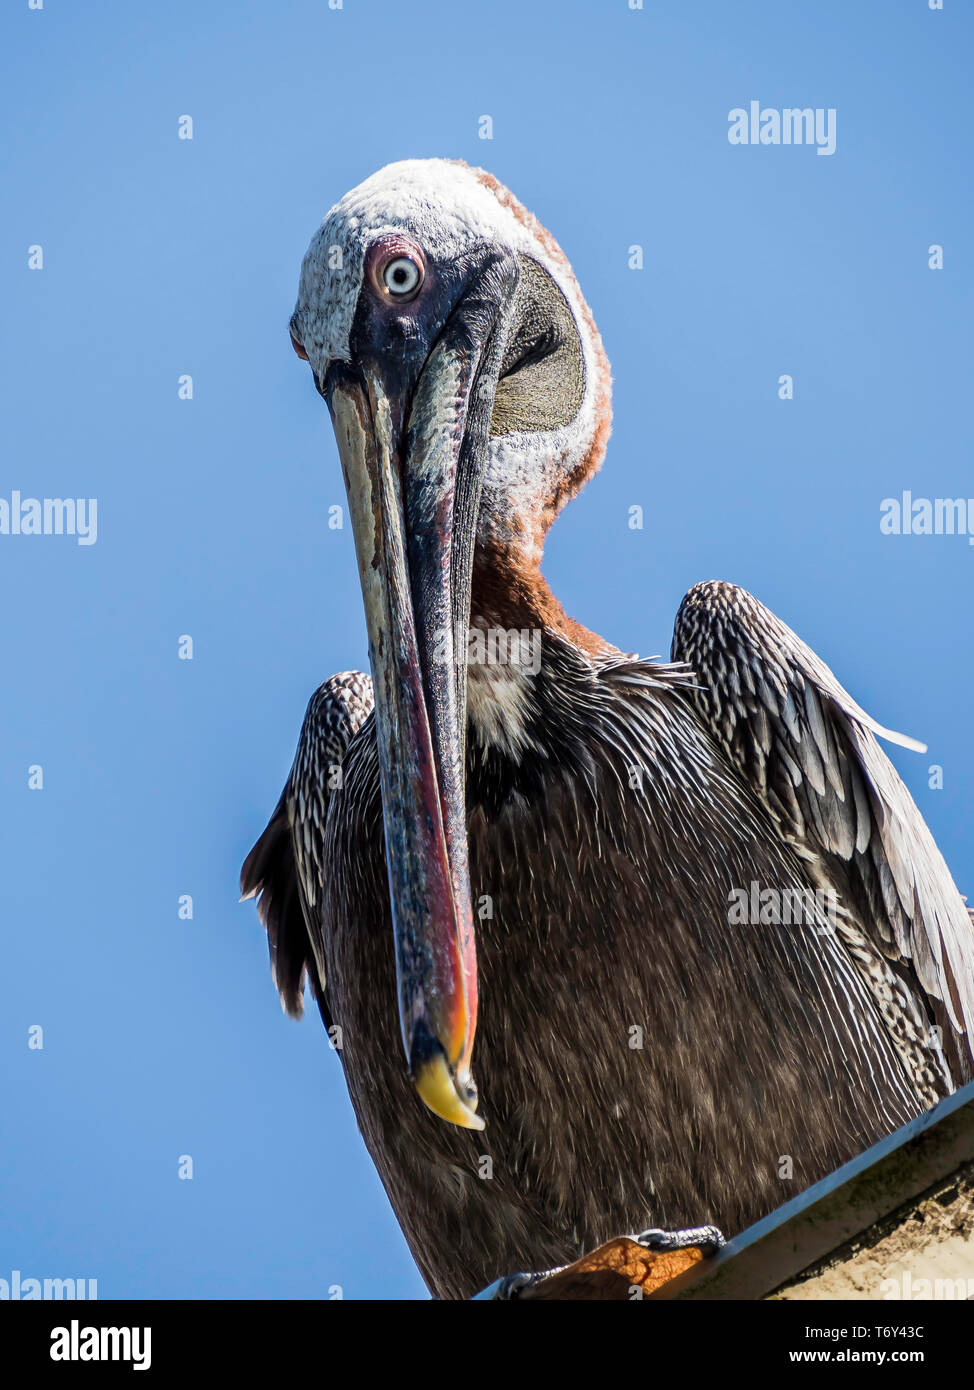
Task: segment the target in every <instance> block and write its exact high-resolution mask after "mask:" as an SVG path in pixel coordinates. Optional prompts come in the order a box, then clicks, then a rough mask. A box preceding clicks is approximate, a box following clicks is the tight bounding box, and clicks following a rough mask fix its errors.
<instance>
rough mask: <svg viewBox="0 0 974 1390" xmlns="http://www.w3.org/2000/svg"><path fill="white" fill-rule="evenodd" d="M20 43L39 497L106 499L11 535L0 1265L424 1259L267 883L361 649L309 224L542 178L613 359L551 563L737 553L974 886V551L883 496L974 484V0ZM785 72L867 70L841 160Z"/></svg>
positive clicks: (653, 590)
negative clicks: (181, 642)
mask: <svg viewBox="0 0 974 1390" xmlns="http://www.w3.org/2000/svg"><path fill="white" fill-rule="evenodd" d="M0 48H2V51H3V54H4V57H3V67H4V69H5V71H4V74H3V81H2V84H0V103H2V118H3V124H2V128H3V131H4V138H3V146H4V175H3V179H4V182H3V201H4V210H3V217H2V220H0V277H2V298H0V303H2V306H3V309H2V314H0V319H2V333H3V346H2V363H0V373H2V382H3V392H4V397H5V400H4V405H3V409H2V413H0V432H2V434H0V438H2V469H0V497H6V498H7V499H8V500H9V498H10V495H11V492H12V491H13V490H14V489H17V490H19V491H20V492H21V493H22V494H23V495H24V496H37V497H63V496H80V497H96V498H97V499H98V539H97V543H96V544H94V545H91V546H79V545H77V544H76V543H75V540H74V539H71V538H69V537H57V536H31V537H27V536H3V535H0V585H2V594H3V609H2V628H3V648H2V650H3V654H4V679H3V681H2V682H0V727H2V730H3V737H2V753H0V854H2V859H3V889H4V892H3V914H2V916H3V923H2V931H3V938H4V940H3V969H2V979H0V1113H2V1116H3V1120H2V1126H3V1134H4V1138H3V1163H2V1166H0V1168H2V1171H0V1277H8V1276H9V1271H11V1270H12V1269H15V1268H17V1269H20V1270H22V1271H23V1272H24V1274H25V1275H27V1274H33V1275H35V1276H39V1277H43V1276H49V1277H53V1276H61V1275H75V1276H79V1277H80V1276H87V1277H95V1278H97V1279H98V1281H99V1291H100V1293H101V1295H102V1296H103V1297H108V1296H112V1295H115V1296H137V1297H190V1298H197V1297H216V1296H228V1297H268V1296H269V1297H327V1296H328V1290H329V1289H330V1288H331V1287H332V1286H335V1285H340V1286H341V1288H342V1289H343V1291H344V1295H345V1297H347V1298H360V1297H376V1296H390V1297H412V1296H422V1295H423V1293H424V1287H423V1285H422V1283H421V1280H420V1278H419V1276H418V1274H417V1273H416V1271H415V1269H414V1268H413V1265H412V1262H411V1260H410V1257H409V1254H408V1251H407V1249H406V1247H405V1244H404V1242H403V1240H402V1238H401V1236H400V1234H399V1232H398V1227H397V1226H396V1223H395V1220H394V1218H393V1216H392V1214H391V1211H390V1209H389V1207H388V1204H387V1202H386V1200H385V1197H384V1194H383V1192H382V1190H381V1187H380V1185H379V1182H378V1180H377V1178H376V1176H375V1174H374V1172H373V1170H372V1167H371V1163H370V1161H369V1159H368V1156H367V1154H366V1152H365V1149H364V1147H363V1146H362V1144H361V1141H360V1140H359V1137H358V1134H357V1131H356V1128H355V1123H354V1119H353V1116H352V1113H351V1110H350V1107H349V1104H348V1101H347V1099H346V1096H345V1090H344V1085H343V1082H342V1078H341V1073H340V1068H339V1065H338V1062H337V1059H336V1057H335V1056H334V1054H332V1053H330V1052H329V1050H328V1048H327V1046H326V1040H325V1036H324V1033H323V1031H322V1029H321V1027H320V1025H319V1023H318V1021H317V1018H316V1016H314V1015H313V1014H311V1013H309V1016H308V1018H307V1019H306V1021H305V1023H304V1024H302V1025H297V1024H295V1023H293V1022H291V1021H289V1020H287V1019H286V1018H285V1017H284V1016H283V1014H282V1013H281V1010H280V1007H279V1005H278V1002H277V997H276V994H275V993H274V991H273V988H272V985H271V982H270V977H269V971H268V964H267V951H266V943H265V939H264V934H263V932H262V931H261V930H260V929H259V927H258V925H257V921H256V915H255V913H254V909H253V906H252V905H250V904H248V905H244V906H238V905H237V902H236V898H237V891H236V885H237V874H238V870H239V865H240V862H241V860H242V858H243V856H244V854H245V853H246V851H247V850H248V849H249V847H250V845H251V843H252V841H253V839H254V838H255V836H256V835H257V834H258V832H259V831H260V830H261V829H262V827H263V825H264V823H265V820H266V818H267V816H268V814H269V812H270V811H271V809H272V808H273V806H274V803H275V800H276V798H277V796H278V793H279V791H280V788H281V786H282V784H283V780H284V777H285V775H286V773H287V769H288V766H289V764H290V759H291V756H292V752H293V746H294V742H295V739H296V736H297V732H298V728H299V725H300V721H301V717H302V714H303V711H304V706H305V702H306V700H307V698H308V696H309V694H310V692H311V691H312V690H313V688H314V687H315V686H316V685H317V683H318V682H319V681H320V680H322V679H323V678H324V677H325V676H326V675H328V674H329V673H331V672H332V671H335V670H340V669H342V668H345V667H349V666H356V665H358V666H361V665H363V664H364V663H365V661H366V656H365V637H364V625H363V621H362V614H361V601H360V596H359V590H358V584H357V579H356V573H355V565H354V558H353V550H352V539H351V535H350V533H349V532H348V531H347V530H346V531H337V532H336V531H331V530H329V529H328V528H327V515H328V507H329V506H330V505H331V504H333V503H338V502H341V501H342V500H343V494H342V483H341V476H340V472H339V468H338V464H337V459H336V454H335V449H334V445H333V441H332V436H331V427H330V423H329V420H328V413H327V410H326V409H325V407H324V405H323V403H322V402H321V401H320V400H319V398H318V397H317V396H316V394H315V392H314V390H313V387H312V383H311V380H310V375H309V373H308V369H307V367H306V366H305V365H304V364H302V363H299V362H298V361H297V359H296V358H295V357H294V356H293V354H292V352H291V348H290V346H289V343H288V335H287V322H288V317H289V314H290V311H291V308H292V306H293V302H294V295H295V290H296V286H297V273H298V267H299V264H300V260H301V256H302V255H303V253H304V250H305V247H306V245H307V242H308V240H309V238H310V236H311V234H312V232H313V230H314V228H315V226H316V225H317V223H318V221H319V220H320V219H321V217H322V216H323V215H324V213H325V212H326V210H327V209H328V207H329V206H330V205H331V203H332V202H333V201H334V200H335V199H336V198H337V197H338V196H340V195H341V194H342V193H343V192H344V191H345V190H346V189H347V188H348V187H350V186H351V185H353V184H355V183H357V182H359V180H360V179H362V178H364V177H365V176H366V175H368V174H369V173H371V172H372V171H373V170H374V169H376V168H378V167H379V166H381V165H383V164H385V163H387V162H389V161H390V160H394V159H400V158H403V157H408V156H424V155H448V156H456V157H462V158H464V159H467V160H469V161H471V162H475V163H480V164H483V165H485V166H486V167H487V168H489V169H491V170H492V171H493V172H494V173H496V174H497V175H498V177H500V178H501V179H502V180H503V181H504V182H505V183H507V184H509V185H510V186H511V187H512V188H513V189H514V191H515V192H516V193H517V194H518V196H519V197H520V198H521V199H522V200H523V201H524V202H526V203H527V204H528V206H529V207H530V208H531V209H532V210H533V211H535V212H536V213H537V214H538V215H539V217H540V218H541V219H542V221H543V222H545V223H546V224H547V225H548V226H549V227H550V228H551V230H552V231H553V232H554V234H555V236H556V237H557V238H558V239H559V240H560V242H561V243H562V245H563V246H564V248H565V250H566V252H567V254H568V256H569V257H570V259H571V260H572V262H573V264H574V266H575V268H576V271H577V273H578V277H579V280H580V282H581V284H582V287H583V290H584V292H585V293H586V295H587V297H588V300H589V303H590V304H591V306H592V308H593V310H594V313H595V315H596V319H597V321H598V323H599V325H600V327H601V330H602V333H603V337H604V339H605V343H606V346H607V349H608V352H609V355H610V358H611V360H612V363H613V368H614V373H615V422H616V423H615V432H614V436H613V439H612V441H611V443H610V446H609V455H608V459H607V462H606V465H605V467H604V469H603V472H602V473H601V475H600V476H599V477H598V478H597V479H596V480H595V482H594V483H593V484H592V485H591V486H590V488H589V489H588V490H587V492H586V494H585V495H584V497H583V498H582V499H581V500H579V501H578V502H576V503H575V504H574V505H573V506H572V507H571V508H570V509H569V511H568V512H567V513H566V515H565V516H564V517H563V518H562V520H561V521H560V522H559V524H558V526H557V527H556V530H555V532H554V534H553V537H552V540H551V542H550V545H549V549H548V554H547V563H546V572H547V575H548V578H549V580H550V581H551V583H552V586H553V588H554V589H555V591H556V592H557V593H558V595H559V596H560V597H561V599H562V600H563V601H564V603H565V605H566V607H567V608H568V610H569V612H571V613H572V614H573V615H575V616H576V617H578V618H579V619H581V620H582V621H584V622H585V623H586V624H587V625H589V626H591V627H594V628H596V629H598V630H600V631H602V632H604V633H605V634H606V635H607V636H608V637H610V638H611V639H612V640H613V641H615V642H617V643H619V644H620V645H622V646H623V647H625V648H627V649H629V650H639V651H641V652H642V653H644V654H647V655H649V654H653V653H657V652H666V651H668V648H669V641H670V634H671V631H672V624H673V618H674V615H675V613H676V610H677V607H678V605H679V601H680V598H681V596H682V594H683V593H684V592H685V590H686V589H687V588H688V587H689V586H690V585H691V584H692V583H693V582H695V581H696V580H700V579H709V578H722V579H730V580H734V581H736V582H738V583H740V584H743V585H744V586H746V587H747V588H748V589H750V590H751V591H753V592H754V593H755V594H757V595H758V596H759V597H760V598H761V599H762V600H764V601H765V602H766V603H767V604H768V605H769V606H770V607H771V608H772V609H774V611H776V612H777V613H778V614H780V616H781V617H782V618H784V619H785V620H786V621H787V622H788V623H790V624H791V625H792V626H793V627H795V628H796V629H797V631H798V632H799V633H800V634H801V635H802V636H803V637H805V638H806V639H807V640H808V641H809V642H810V643H811V644H812V645H813V646H814V647H815V648H816V649H817V650H818V651H819V652H820V653H821V655H822V656H823V657H824V658H825V660H827V661H828V662H829V663H830V664H831V665H832V666H833V668H834V669H835V671H836V672H837V673H838V675H839V676H840V678H841V679H842V680H843V682H844V683H845V684H846V685H847V687H848V688H849V689H850V690H851V691H852V693H853V694H854V695H855V696H856V697H857V698H858V699H859V700H860V701H861V702H862V703H863V704H864V705H865V706H866V707H867V708H868V709H869V710H870V711H871V712H872V713H873V714H874V715H875V716H876V717H877V718H878V719H880V720H881V721H882V722H883V723H885V724H887V725H891V726H892V727H894V728H898V729H902V730H904V731H905V732H908V733H910V734H913V735H915V736H917V737H921V738H924V739H926V740H927V741H928V742H929V744H930V753H929V756H926V757H919V756H917V755H914V754H908V753H903V752H901V751H900V750H897V749H894V750H893V757H894V760H895V762H896V764H897V766H898V767H899V768H900V769H901V771H902V773H903V775H904V777H905V778H906V780H907V782H908V784H909V786H910V788H911V790H912V791H913V794H914V795H915V797H916V798H917V800H918V802H919V804H920V807H921V809H922V811H923V813H924V815H925V816H926V817H927V819H928V821H929V822H930V824H931V826H932V828H933V831H934V833H935V835H936V837H937V840H938V842H939V844H940V846H941V848H942V850H943V852H944V854H945V856H946V858H947V861H948V863H949V864H950V866H951V868H952V870H953V872H954V875H955V878H956V879H957V882H958V884H959V885H960V888H961V891H966V892H969V893H971V895H972V896H974V852H972V849H971V844H970V839H971V830H972V815H971V809H970V808H971V801H972V791H974V750H972V743H971V736H970V708H971V695H970V690H971V685H972V681H974V644H972V641H971V636H972V623H971V591H972V575H974V548H972V547H970V546H969V545H968V543H967V540H966V538H964V537H956V536H954V537H950V536H932V537H924V536H898V537H897V536H883V535H881V534H880V531H879V508H880V502H881V500H882V499H883V498H885V497H887V496H891V495H893V496H895V495H898V494H899V493H900V492H901V491H902V490H903V489H904V488H909V489H910V490H911V491H912V492H913V493H914V494H915V495H916V496H926V497H930V498H934V497H956V496H958V495H964V496H967V495H974V469H972V465H971V459H972V449H971V444H972V438H971V435H972V423H971V418H972V417H971V411H970V405H969V400H970V389H971V365H972V364H971V332H972V323H974V303H972V270H971V255H972V235H971V233H972V207H974V203H972V198H974V195H972V180H971V156H970V130H971V123H970V71H971V65H972V58H974V8H972V6H971V5H970V4H969V2H968V0H944V10H943V12H942V13H934V12H931V11H930V10H929V9H928V5H927V0H856V3H855V4H853V5H850V4H848V3H847V0H819V3H817V4H815V5H809V4H805V3H782V0H751V2H750V3H736V4H733V5H731V4H727V3H726V0H712V3H691V0H678V3H677V0H673V3H664V0H645V8H644V9H643V10H642V11H631V10H630V9H629V8H628V5H627V3H626V0H591V3H582V0H574V3H572V2H571V0H560V3H557V4H554V3H541V2H540V0H490V3H488V2H487V0H479V2H478V0H465V2H464V3H462V4H461V3H446V0H438V2H437V3H421V0H415V2H414V3H412V4H409V5H403V4H401V3H399V4H395V3H393V2H392V0H345V3H344V8H343V9H342V10H340V11H332V10H330V9H329V8H328V6H327V3H326V0H280V2H279V3H270V0H262V2H261V3H256V2H255V0H249V2H248V0H235V3H233V4H231V3H229V0H224V3H208V4H199V3H197V0H192V3H190V0H166V3H162V2H161V0H156V2H155V3H142V4H133V3H131V0H100V2H99V3H97V4H86V5H77V4H67V3H64V0H45V3H44V8H43V10H42V11H31V10H29V9H28V6H27V0H9V3H8V4H7V5H5V6H4V12H3V17H2V20H0ZM752 99H753V100H758V101H760V102H761V103H762V105H764V106H766V107H777V108H781V107H788V106H801V107H804V106H811V107H823V108H827V107H834V108H835V109H836V112H837V148H836V152H835V154H834V155H832V156H831V157H821V156H818V155H817V154H816V152H815V150H814V149H813V148H804V147H802V148H795V147H792V148H783V147H779V148H775V147H757V148H751V147H745V148H740V147H735V146H732V145H730V144H729V143H728V139H727V130H728V112H729V111H730V110H731V109H732V108H734V107H738V106H746V105H747V104H748V102H749V101H751V100H752ZM484 114H489V115H491V116H492V117H493V125H494V138H493V140H492V141H483V140H480V139H478V138H477V120H478V117H479V116H481V115H484ZM182 115H191V116H192V118H193V121H194V139H193V140H192V141H191V142H190V141H183V140H179V139H177V122H178V119H179V117H180V116H182ZM636 243H638V244H640V245H642V247H643V248H644V269H643V270H642V271H633V270H630V269H629V267H628V264H627V253H628V248H629V247H630V246H631V245H633V244H636ZM933 243H939V244H942V245H943V247H944V258H945V261H944V269H943V270H941V271H932V270H930V269H928V265H927V248H928V246H929V245H931V244H933ZM32 245H41V246H43V254H44V268H43V270H39V271H31V270H29V269H28V268H27V256H28V247H29V246H32ZM183 373H190V374H192V377H193V381H194V389H195V395H194V399H193V400H192V401H180V400H179V399H178V398H177V381H178V378H179V376H180V375H181V374H183ZM784 373H787V374H790V375H792V376H793V378H794V400H792V401H781V400H779V399H778V394H777V392H778V378H779V376H780V375H782V374H784ZM634 504H639V505H641V506H643V507H644V509H645V515H646V526H645V529H644V530H642V531H632V530H630V529H629V528H628V525H627V520H628V509H629V507H630V506H632V505H634ZM181 634H190V635H191V636H192V637H193V639H194V644H195V656H194V660H193V661H191V662H189V661H180V660H178V659H177V641H178V639H179V637H180V635H181ZM931 763H937V764H940V765H942V767H943V769H944V773H943V777H944V786H943V789H942V790H938V791H933V790H930V789H929V787H928V774H927V768H928V766H929V765H930V764H931ZM35 764H40V765H42V767H43V776H44V786H43V790H29V789H28V768H29V767H30V766H32V765H35ZM181 894H192V897H193V902H194V916H193V919H192V920H191V921H186V920H180V918H179V917H178V914H177V906H178V899H179V896H180V895H181ZM38 1024H39V1025H41V1026H42V1027H43V1029H44V1047H43V1050H42V1051H37V1050H30V1049H29V1048H28V1046H27V1039H28V1029H29V1028H30V1027H31V1026H33V1025H38ZM395 1042H396V1040H395V1039H390V1045H395ZM182 1154H189V1155H191V1156H192V1158H193V1160H194V1178H193V1180H192V1181H180V1180H179V1178H178V1176H177V1163H178V1160H179V1156H180V1155H182Z"/></svg>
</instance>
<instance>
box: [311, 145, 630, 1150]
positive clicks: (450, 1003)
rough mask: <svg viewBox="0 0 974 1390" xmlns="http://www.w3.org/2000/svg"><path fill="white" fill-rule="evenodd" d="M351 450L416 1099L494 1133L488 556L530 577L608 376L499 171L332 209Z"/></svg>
mask: <svg viewBox="0 0 974 1390" xmlns="http://www.w3.org/2000/svg"><path fill="white" fill-rule="evenodd" d="M291 339H292V342H293V344H294V348H295V351H296V352H297V353H298V355H299V356H301V357H303V358H305V359H306V360H307V361H308V362H309V363H310V365H311V368H312V371H313V372H314V377H315V383H316V385H317V388H318V390H319V392H320V393H321V395H322V396H323V397H324V399H325V400H326V401H327V403H328V407H329V410H330V412H331V417H332V422H333V425H334V428H335V434H336V437H337V441H338V450H339V454H340V457H341V463H342V470H343V473H344V476H345V485H346V489H347V492H348V502H349V511H350V515H351V521H352V528H353V531H354V535H355V547H356V554H357V557H358V566H359V574H360V578H361V583H362V594H363V598H364V602H365V614H366V622H367V627H368V634H369V656H370V661H371V665H372V675H373V682H374V687H375V704H376V711H375V712H376V735H377V740H378V751H379V765H380V777H381V787H382V803H383V820H384V825H385V839H386V858H387V864H388V869H389V887H390V896H391V904H392V920H393V931H394V936H395V951H396V970H397V981H398V991H399V1017H400V1022H401V1027H402V1038H403V1044H404V1046H405V1052H406V1058H407V1061H408V1065H409V1071H410V1075H411V1076H412V1078H413V1080H414V1082H415V1085H416V1088H417V1090H418V1091H419V1094H420V1096H421V1097H422V1099H423V1100H424V1101H425V1103H426V1104H427V1105H428V1106H429V1107H430V1109H431V1110H433V1111H434V1112H435V1113H436V1114H438V1115H439V1116H441V1117H442V1118H443V1119H445V1120H448V1121H450V1122H452V1123H454V1124H459V1125H463V1126H465V1127H467V1128H482V1125H483V1122H482V1120H481V1119H480V1118H479V1117H478V1116H477V1114H476V1108H477V1092H476V1087H475V1085H474V1082H473V1077H472V1073H471V1053H472V1049H473V1042H474V1032H475V1028H476V1017H477V964H476V943H475V937H474V926H473V912H472V906H471V893H470V881H469V872H468V867H467V838H466V824H465V805H464V766H465V738H466V725H467V712H466V705H467V692H466V657H465V652H466V633H467V629H468V626H469V622H470V608H471V579H472V574H473V567H474V559H475V554H476V555H477V557H478V561H479V562H480V563H484V562H485V559H486V562H487V563H490V562H491V559H492V557H493V558H497V557H501V556H503V557H504V561H505V567H506V570H507V572H509V573H516V574H518V575H521V576H525V575H526V576H528V577H530V575H531V574H533V573H536V572H537V568H538V565H539V563H540V558H541V550H542V547H543V544H544V536H545V533H546V532H547V530H548V528H549V527H550V525H551V523H552V522H553V521H554V519H555V517H556V516H557V514H558V512H559V511H560V510H561V508H562V506H563V505H564V503H565V502H566V501H567V500H568V499H569V498H570V497H571V496H573V495H574V494H575V493H576V492H577V491H578V489H579V488H580V487H581V486H582V484H583V483H584V482H585V481H586V480H587V478H588V477H589V476H590V475H591V474H592V473H594V472H595V470H596V469H597V468H598V466H599V464H600V463H601V460H602V455H603V453H604V450H605V443H606V440H607V438H608V432H609V369H608V363H607V361H606V358H605V354H604V351H603V349H602V344H601V340H600V338H599V335H598V332H597V330H596V328H595V324H594V322H593V320H592V316H591V314H590V313H589V310H588V307H587V306H586V304H585V301H584V299H583V298H582V295H581V291H580V290H579V288H578V285H577V283H576V280H575V277H574V275H573V273H572V270H571V267H570V266H569V264H568V261H567V260H566V259H565V256H564V255H563V254H562V252H561V250H560V249H559V247H558V246H557V244H556V243H555V241H554V240H553V238H552V237H551V236H550V235H549V234H548V232H546V231H545V229H544V228H543V227H542V226H541V225H540V224H539V223H538V222H537V220H536V219H535V218H534V217H533V216H531V214H530V213H528V212H527V211H526V210H525V209H524V208H523V207H522V206H521V204H520V203H518V202H517V200H516V199H515V198H514V197H513V196H512V195H511V194H510V193H509V192H508V190H507V189H506V188H504V187H503V186H502V185H500V184H499V183H498V182H497V181H496V180H495V179H493V178H492V177H491V176H490V175H489V174H486V173H485V172H484V171H483V170H480V169H472V168H469V167H468V166H466V165H464V164H461V163H454V162H453V161H448V160H441V159H429V160H405V161H403V162H401V163H397V164H391V165H389V166H388V167H386V168H385V169H382V170H380V171H379V172H378V173H377V174H374V175H373V176H372V177H371V178H369V179H367V180H366V181H365V182H364V183H362V184H360V185H359V186H358V187H357V188H354V189H352V191H351V192H350V193H347V194H346V195H345V197H344V198H342V199H341V201H340V202H338V203H336V205H335V206H334V207H333V208H332V209H331V211H330V212H329V213H328V216H327V217H326V218H325V220H324V222H323V223H322V225H321V227H320V228H319V229H318V231H317V232H316V234H315V236H314V238H313V239H312V242H311V245H310V247H309V249H308V252H307V255H306V256H305V258H304V263H303V265H302V269H301V281H300V288H299V293H298V302H297V306H296V308H295V311H294V314H293V316H292V319H291Z"/></svg>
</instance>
